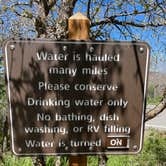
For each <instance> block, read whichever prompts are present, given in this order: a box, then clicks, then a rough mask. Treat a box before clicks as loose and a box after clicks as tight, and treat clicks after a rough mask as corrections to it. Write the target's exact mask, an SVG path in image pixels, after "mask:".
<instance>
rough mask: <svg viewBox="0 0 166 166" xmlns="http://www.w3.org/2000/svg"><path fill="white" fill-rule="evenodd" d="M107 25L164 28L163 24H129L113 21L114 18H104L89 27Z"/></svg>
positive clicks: (128, 22) (127, 22)
mask: <svg viewBox="0 0 166 166" xmlns="http://www.w3.org/2000/svg"><path fill="white" fill-rule="evenodd" d="M108 23H111V24H118V25H122V26H124V25H130V26H134V27H138V28H144V27H147V26H150V27H159V26H165V25H166V23H163V24H159V23H156V24H155V23H147V24H146V23H144V24H143V23H136V22H132V21H131V22H130V21H119V20H117V19H115V17H114V16H111V17H109V18H106V19H104V20H101V21H99V22H93V23H92V24H91V27H94V26H98V25H101V24H108Z"/></svg>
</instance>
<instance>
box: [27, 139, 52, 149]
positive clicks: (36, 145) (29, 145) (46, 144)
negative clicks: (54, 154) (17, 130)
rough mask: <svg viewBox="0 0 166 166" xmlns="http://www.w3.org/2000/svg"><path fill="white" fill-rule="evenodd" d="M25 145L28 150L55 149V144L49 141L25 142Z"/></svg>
mask: <svg viewBox="0 0 166 166" xmlns="http://www.w3.org/2000/svg"><path fill="white" fill-rule="evenodd" d="M25 145H26V147H27V148H39V147H42V148H52V147H54V143H53V142H49V141H36V140H25Z"/></svg>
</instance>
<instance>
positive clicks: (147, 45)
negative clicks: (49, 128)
mask: <svg viewBox="0 0 166 166" xmlns="http://www.w3.org/2000/svg"><path fill="white" fill-rule="evenodd" d="M11 42H14V43H19V42H22V43H29V42H34V43H44V42H48V43H59V44H60V43H62V44H65V43H67V44H73V43H75V44H105V45H107V44H108V45H113V44H121V45H124V44H125V45H126V44H128V45H136V46H137V45H143V46H145V47H146V48H147V55H146V67H145V83H144V94H143V106H142V121H141V131H140V132H141V134H140V139H139V140H140V148H139V149H137V150H136V151H134V152H128V151H126V152H125V151H124V152H118V151H116V150H115V151H108V150H107V151H104V152H81V153H80V152H79V153H17V152H16V151H15V147H14V133H13V123H12V122H13V118H12V108H11V93H10V81H9V67H8V58H7V53H8V52H7V48H8V45H9V44H10V43H11ZM4 48H5V49H4V50H5V61H6V67H5V68H6V78H7V92H8V102H9V116H10V128H11V137H12V141H11V142H12V152H13V153H14V154H15V155H17V156H37V155H44V156H50V155H51V156H61V155H102V154H106V155H109V154H117V155H118V154H119V155H122V154H123V155H130V154H137V153H139V152H140V151H141V150H142V146H143V136H144V127H145V124H144V119H145V106H146V93H147V81H148V71H149V60H150V46H149V44H148V43H146V42H143V41H138V42H137V41H90V40H88V41H82V40H80V41H79V40H78V41H75V40H58V41H56V40H49V39H34V40H33V39H32V40H31V39H8V40H7V41H6V42H5V45H4Z"/></svg>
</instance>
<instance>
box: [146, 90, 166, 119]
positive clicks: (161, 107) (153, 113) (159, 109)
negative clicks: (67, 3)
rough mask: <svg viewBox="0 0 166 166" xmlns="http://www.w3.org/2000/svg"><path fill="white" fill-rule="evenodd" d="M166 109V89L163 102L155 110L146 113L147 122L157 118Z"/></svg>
mask: <svg viewBox="0 0 166 166" xmlns="http://www.w3.org/2000/svg"><path fill="white" fill-rule="evenodd" d="M165 109H166V89H165V91H164V94H163V99H162V100H161V102H160V103H159V104H158V105H157V106H156V107H155V108H154V109H152V110H150V111H149V112H147V113H146V115H145V122H146V121H148V120H150V119H153V118H154V117H155V116H157V115H158V114H160V113H161V112H163V111H164V110H165Z"/></svg>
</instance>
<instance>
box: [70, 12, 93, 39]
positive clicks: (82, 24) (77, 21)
mask: <svg viewBox="0 0 166 166" xmlns="http://www.w3.org/2000/svg"><path fill="white" fill-rule="evenodd" d="M89 28H90V20H89V19H88V18H87V17H85V16H84V15H82V14H81V13H77V14H75V15H73V16H71V17H70V18H69V20H68V31H69V36H68V38H69V39H71V40H88V39H89Z"/></svg>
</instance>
